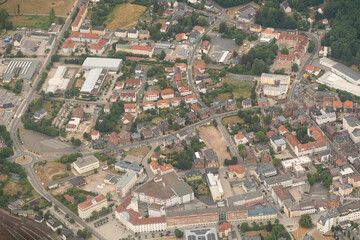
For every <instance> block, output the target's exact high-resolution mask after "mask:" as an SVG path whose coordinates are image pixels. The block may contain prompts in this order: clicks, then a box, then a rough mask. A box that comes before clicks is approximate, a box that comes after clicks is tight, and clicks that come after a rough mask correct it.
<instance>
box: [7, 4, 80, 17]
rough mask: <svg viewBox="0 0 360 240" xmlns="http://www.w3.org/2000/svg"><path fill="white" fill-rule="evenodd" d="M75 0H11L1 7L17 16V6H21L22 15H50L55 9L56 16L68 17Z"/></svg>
mask: <svg viewBox="0 0 360 240" xmlns="http://www.w3.org/2000/svg"><path fill="white" fill-rule="evenodd" d="M74 3H75V0H51V1H49V0H9V1H7V2H5V3H4V4H2V5H1V8H5V9H6V11H7V12H8V13H10V14H17V10H18V8H17V6H18V4H19V6H20V14H49V13H50V11H51V9H52V8H54V11H55V14H56V15H62V16H66V14H67V13H69V12H70V10H71V9H72V7H73V4H74Z"/></svg>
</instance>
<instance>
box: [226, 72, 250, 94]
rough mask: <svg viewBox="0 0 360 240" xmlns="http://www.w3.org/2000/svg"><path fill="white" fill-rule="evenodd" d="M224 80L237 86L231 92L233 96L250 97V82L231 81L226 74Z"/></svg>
mask: <svg viewBox="0 0 360 240" xmlns="http://www.w3.org/2000/svg"><path fill="white" fill-rule="evenodd" d="M224 82H227V83H229V84H232V85H234V86H236V87H237V88H235V89H234V90H233V94H234V96H235V98H239V97H241V96H242V97H244V98H248V97H250V95H251V88H252V86H253V84H252V83H244V82H235V81H232V80H231V78H230V77H229V76H226V77H225V78H224Z"/></svg>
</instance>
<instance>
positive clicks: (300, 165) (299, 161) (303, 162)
mask: <svg viewBox="0 0 360 240" xmlns="http://www.w3.org/2000/svg"><path fill="white" fill-rule="evenodd" d="M311 163H312V161H311V159H310V158H309V157H308V156H302V157H299V158H294V159H289V160H284V161H282V162H281V166H282V167H283V169H284V171H285V172H290V171H292V172H294V173H295V175H296V176H302V175H305V169H304V167H308V166H309V165H311Z"/></svg>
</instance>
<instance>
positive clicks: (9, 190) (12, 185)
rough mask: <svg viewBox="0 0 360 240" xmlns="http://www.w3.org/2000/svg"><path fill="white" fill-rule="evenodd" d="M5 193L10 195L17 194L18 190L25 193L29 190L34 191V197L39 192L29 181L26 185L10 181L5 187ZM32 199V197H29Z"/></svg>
mask: <svg viewBox="0 0 360 240" xmlns="http://www.w3.org/2000/svg"><path fill="white" fill-rule="evenodd" d="M3 191H4V193H6V194H9V195H15V194H17V193H18V192H21V194H25V193H26V192H28V191H31V192H32V197H31V199H34V198H36V197H37V196H38V194H37V192H36V191H35V190H34V189H33V188H32V186H31V184H30V183H29V182H28V183H27V184H25V185H21V184H20V183H18V182H14V181H9V182H8V184H6V185H5V187H4V188H3ZM27 200H30V199H27Z"/></svg>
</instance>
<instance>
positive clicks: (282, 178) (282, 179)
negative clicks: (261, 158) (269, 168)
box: [265, 173, 292, 185]
mask: <svg viewBox="0 0 360 240" xmlns="http://www.w3.org/2000/svg"><path fill="white" fill-rule="evenodd" d="M289 180H292V178H291V176H290V175H289V174H288V173H285V174H283V175H277V176H273V177H269V178H267V179H265V181H266V183H267V185H273V184H277V183H281V182H285V181H289Z"/></svg>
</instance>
